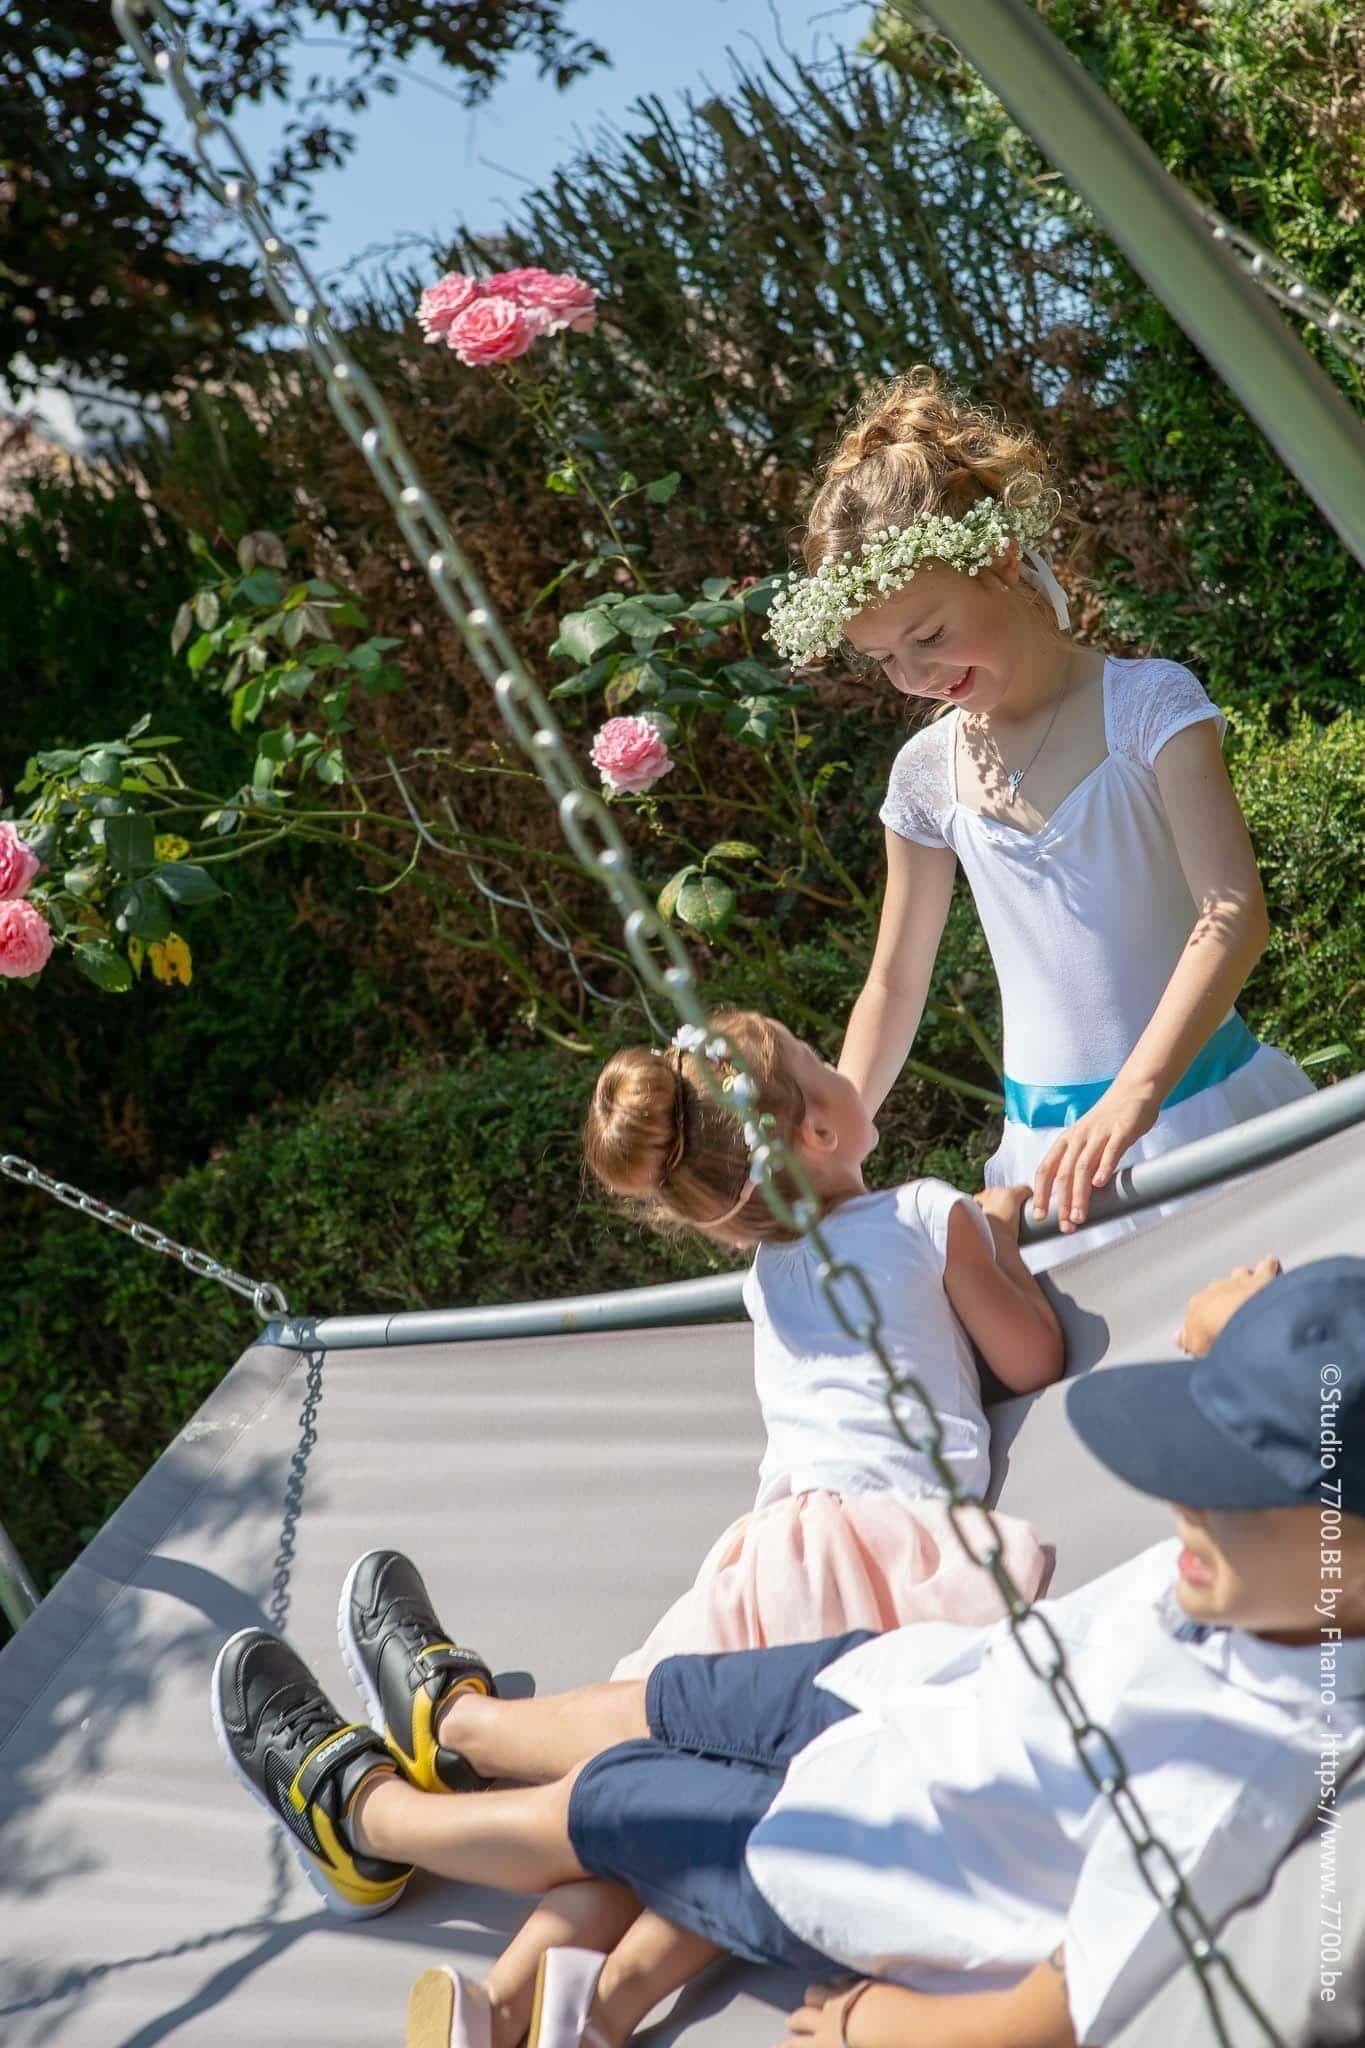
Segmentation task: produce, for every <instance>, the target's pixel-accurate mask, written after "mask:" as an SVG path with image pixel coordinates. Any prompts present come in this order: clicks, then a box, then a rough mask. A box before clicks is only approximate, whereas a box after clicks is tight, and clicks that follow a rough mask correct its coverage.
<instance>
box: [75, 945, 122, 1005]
mask: <svg viewBox="0 0 1365 2048" xmlns="http://www.w3.org/2000/svg"><path fill="white" fill-rule="evenodd" d="M72 952H73V953H74V955H75V960H76V965H77V966H78V967H79V968H80V970H81V973H82V974H84V975H86V976H88V978H89V979H90V980H91V981H93V982H94V984H95V986H96V988H102V989H104V990H106V991H107V992H108V993H109V994H110V995H123V994H125V993H126V991H127V990H128V989H130V988H131V987H132V985H133V970H132V968H131V967H130V966H129V965H128V962H127V961H126V960H125V959H124V957H123V955H122V953H119V952H116V951H115V949H114V948H113V947H112V946H111V945H110V943H109V941H108V939H90V940H87V942H86V943H85V944H84V945H81V946H73V948H72Z"/></svg>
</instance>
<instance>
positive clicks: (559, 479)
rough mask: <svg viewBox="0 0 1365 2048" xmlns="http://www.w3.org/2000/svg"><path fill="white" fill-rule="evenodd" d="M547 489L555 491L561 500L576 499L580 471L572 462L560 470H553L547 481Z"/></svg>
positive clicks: (565, 464)
mask: <svg viewBox="0 0 1365 2048" xmlns="http://www.w3.org/2000/svg"><path fill="white" fill-rule="evenodd" d="M545 488H546V490H547V491H554V492H555V493H556V494H557V495H558V496H559V497H561V498H576V497H577V496H578V471H577V470H576V469H575V468H574V466H573V464H572V463H571V462H566V463H564V464H563V466H562V467H561V468H559V469H552V470H551V471H550V473H549V475H548V476H547V477H546V479H545Z"/></svg>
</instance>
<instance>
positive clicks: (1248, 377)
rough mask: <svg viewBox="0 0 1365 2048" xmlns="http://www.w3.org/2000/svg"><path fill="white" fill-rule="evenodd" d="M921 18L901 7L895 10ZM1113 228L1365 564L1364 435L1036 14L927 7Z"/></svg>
mask: <svg viewBox="0 0 1365 2048" xmlns="http://www.w3.org/2000/svg"><path fill="white" fill-rule="evenodd" d="M892 5H893V6H894V7H895V9H896V11H897V12H898V13H904V14H905V15H906V17H907V18H910V13H911V10H910V9H909V7H908V6H907V5H904V4H903V0H892ZM914 11H915V12H916V13H921V14H928V15H931V16H932V17H933V19H934V21H935V22H937V24H938V26H939V27H940V28H941V29H942V31H943V33H944V35H946V36H947V37H948V39H949V40H950V42H952V43H954V44H955V45H956V47H957V48H958V49H959V50H960V51H961V52H962V54H963V56H964V57H966V58H967V60H968V62H969V63H971V64H972V65H973V66H974V67H975V68H976V70H977V71H979V72H980V74H981V76H982V78H984V79H985V81H986V83H987V85H989V86H990V88H991V90H992V92H994V93H995V94H996V96H997V98H998V99H999V100H1000V101H1001V102H1002V103H1003V105H1005V106H1006V107H1008V109H1009V111H1010V113H1011V114H1013V116H1014V118H1015V120H1016V121H1018V122H1019V123H1020V125H1021V127H1023V128H1026V129H1027V130H1028V132H1029V134H1030V135H1031V136H1032V137H1033V139H1034V141H1035V142H1036V143H1037V145H1038V147H1039V149H1041V150H1042V152H1043V154H1044V155H1045V156H1046V157H1047V158H1048V159H1049V160H1050V162H1052V163H1054V164H1055V165H1056V166H1057V168H1058V170H1059V171H1061V172H1062V174H1063V176H1064V177H1065V178H1066V181H1067V183H1068V184H1069V185H1070V186H1071V188H1072V190H1073V191H1074V192H1077V193H1079V194H1080V196H1081V198H1083V199H1084V200H1085V201H1086V203H1087V204H1088V205H1089V206H1090V207H1091V208H1092V210H1093V211H1094V213H1095V215H1096V218H1097V219H1099V220H1100V221H1102V222H1103V224H1104V226H1105V228H1106V229H1107V231H1108V233H1109V234H1110V235H1111V236H1112V237H1113V239H1114V241H1115V242H1116V243H1117V244H1118V246H1119V248H1120V249H1122V251H1123V253H1124V255H1125V256H1126V257H1127V258H1128V260H1129V262H1130V263H1131V264H1132V265H1133V268H1134V269H1135V270H1137V271H1138V272H1139V273H1140V274H1141V275H1142V277H1144V278H1145V279H1146V281H1147V283H1148V284H1149V285H1150V286H1151V288H1152V290H1153V291H1154V292H1155V293H1156V295H1157V297H1158V298H1159V299H1161V300H1163V301H1164V303H1165V305H1166V307H1167V309H1168V311H1169V312H1170V313H1171V314H1172V315H1173V316H1174V317H1175V319H1177V320H1178V321H1179V322H1180V325H1181V326H1182V327H1183V328H1184V330H1185V332H1186V334H1188V335H1189V337H1190V339H1191V341H1192V342H1194V344H1195V346H1196V347H1197V348H1198V349H1199V350H1200V351H1201V352H1202V353H1203V354H1204V355H1205V356H1206V357H1207V358H1208V360H1209V362H1210V364H1211V365H1212V367H1213V368H1214V369H1215V370H1216V371H1217V373H1218V375H1219V376H1220V377H1221V378H1222V380H1223V382H1224V383H1225V384H1226V385H1227V386H1228V388H1229V390H1231V391H1233V392H1235V393H1236V395H1237V397H1238V398H1239V399H1240V400H1241V402H1242V404H1243V405H1244V406H1245V408H1246V410H1247V412H1248V413H1249V414H1250V415H1251V418H1252V419H1253V420H1254V421H1255V422H1256V424H1257V426H1258V427H1259V428H1260V429H1261V432H1262V433H1263V434H1264V435H1265V437H1266V439H1267V440H1268V441H1269V442H1270V444H1271V446H1272V447H1273V448H1274V449H1275V450H1276V452H1277V453H1278V454H1279V456H1280V457H1281V459H1282V460H1283V461H1284V462H1285V463H1286V464H1287V466H1288V467H1289V468H1290V469H1291V470H1292V471H1293V473H1294V475H1295V476H1296V477H1297V478H1298V480H1299V482H1300V483H1301V484H1302V485H1303V487H1304V489H1305V490H1306V491H1307V492H1308V493H1309V495H1310V496H1311V497H1312V498H1314V499H1315V500H1316V502H1317V504H1318V506H1319V507H1320V508H1321V511H1322V513H1323V515H1324V517H1325V518H1327V519H1328V520H1330V521H1331V523H1332V525H1333V526H1334V527H1335V528H1336V530H1337V532H1338V533H1339V534H1340V535H1341V538H1342V539H1343V540H1344V541H1345V543H1346V545H1347V547H1348V548H1350V549H1351V550H1352V552H1353V553H1354V554H1355V556H1356V558H1357V560H1359V561H1362V562H1365V426H1362V424H1361V421H1360V420H1359V418H1358V417H1357V415H1356V414H1355V412H1353V410H1352V409H1351V407H1350V406H1349V405H1348V404H1347V402H1346V400H1345V398H1344V397H1343V396H1342V394H1341V392H1340V391H1338V390H1337V388H1336V386H1335V385H1334V384H1333V383H1332V381H1331V379H1330V378H1329V377H1327V376H1326V375H1325V373H1324V372H1323V371H1322V370H1321V369H1320V368H1319V367H1318V365H1317V364H1316V363H1315V362H1314V360H1313V358H1312V357H1311V356H1310V355H1309V353H1308V351H1307V349H1306V348H1305V347H1304V346H1303V344H1302V342H1301V341H1300V340H1299V338H1298V336H1297V335H1296V334H1295V333H1294V332H1293V330H1292V329H1291V328H1290V327H1289V326H1288V325H1287V324H1286V322H1285V321H1284V320H1282V319H1281V317H1280V315H1279V314H1278V313H1277V312H1276V311H1275V308H1274V307H1273V305H1272V304H1271V303H1270V301H1269V300H1268V299H1267V298H1266V297H1265V295H1264V294H1263V293H1262V292H1260V291H1258V290H1257V288H1256V286H1255V285H1254V284H1253V283H1252V282H1251V280H1250V278H1248V277H1246V276H1244V275H1243V273H1242V271H1241V269H1240V268H1239V266H1238V265H1237V263H1236V262H1235V261H1234V260H1233V258H1232V257H1231V256H1230V255H1229V254H1228V253H1227V251H1226V250H1225V249H1224V248H1222V247H1221V246H1220V245H1219V244H1217V243H1216V242H1214V241H1213V239H1212V237H1211V236H1210V233H1209V230H1208V228H1207V227H1206V226H1205V225H1204V223H1203V221H1202V220H1201V219H1200V218H1199V215H1198V214H1197V213H1196V212H1195V210H1194V208H1193V206H1192V205H1191V204H1190V202H1189V200H1188V199H1187V198H1186V196H1185V194H1184V192H1183V191H1182V190H1181V188H1180V186H1179V185H1178V184H1177V183H1176V181H1175V179H1174V178H1173V177H1171V175H1170V173H1169V172H1168V171H1167V170H1166V169H1165V168H1164V167H1163V166H1162V164H1161V163H1160V162H1159V161H1158V160H1157V158H1156V157H1155V156H1154V155H1153V153H1152V151H1151V150H1150V149H1149V148H1148V147H1147V144H1146V143H1145V142H1144V141H1143V140H1142V138H1141V136H1139V135H1138V134H1137V133H1136V132H1135V131H1134V130H1133V129H1132V128H1131V127H1130V126H1129V124H1128V123H1127V121H1125V120H1124V118H1123V115H1122V114H1121V113H1120V112H1119V110H1118V108H1117V107H1116V106H1115V105H1114V103H1113V101H1112V100H1110V99H1109V98H1108V97H1107V96H1106V95H1105V94H1104V93H1103V92H1102V91H1101V90H1100V88H1099V86H1098V85H1096V84H1095V82H1094V80H1093V79H1092V78H1091V77H1090V76H1089V74H1088V73H1087V72H1086V71H1084V70H1083V69H1082V67H1081V66H1080V65H1079V64H1078V63H1077V62H1076V60H1075V58H1074V57H1072V56H1071V54H1070V52H1069V51H1068V50H1066V49H1065V48H1063V46H1062V44H1061V43H1059V42H1058V40H1057V38H1056V37H1055V36H1054V35H1053V34H1052V31H1051V30H1050V29H1049V28H1048V27H1047V25H1046V24H1045V23H1044V22H1043V21H1042V20H1040V18H1039V16H1038V15H1037V14H1035V12H1034V11H1033V8H1032V7H1031V6H1030V5H1029V4H1028V0H916V7H915V10H914Z"/></svg>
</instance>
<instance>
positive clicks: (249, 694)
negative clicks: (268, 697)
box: [228, 676, 265, 732]
mask: <svg viewBox="0 0 1365 2048" xmlns="http://www.w3.org/2000/svg"><path fill="white" fill-rule="evenodd" d="M264 696H265V677H264V676H252V677H251V679H250V681H249V682H245V683H243V684H242V686H241V688H240V689H239V690H235V691H234V692H233V696H232V709H231V711H230V712H229V714H228V719H229V723H230V724H231V726H232V730H233V731H234V732H240V731H241V729H242V727H243V726H244V725H251V724H253V723H254V721H255V719H256V717H257V715H258V713H259V712H260V708H261V699H262V698H263V697H264Z"/></svg>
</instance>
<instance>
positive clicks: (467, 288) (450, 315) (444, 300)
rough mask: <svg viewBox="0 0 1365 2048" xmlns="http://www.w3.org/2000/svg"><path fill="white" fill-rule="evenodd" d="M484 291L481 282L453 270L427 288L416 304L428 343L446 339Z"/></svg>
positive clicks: (418, 317)
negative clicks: (452, 327)
mask: <svg viewBox="0 0 1365 2048" xmlns="http://www.w3.org/2000/svg"><path fill="white" fill-rule="evenodd" d="M482 290H483V287H482V286H481V285H480V283H479V281H478V279H477V278H474V277H466V276H465V274H464V272H463V271H462V270H452V271H451V272H450V273H449V275H448V276H446V277H443V278H441V279H440V281H439V282H438V283H436V284H433V285H428V287H427V289H426V290H425V291H424V292H423V294H422V296H421V298H420V299H419V300H418V302H417V320H418V324H419V326H420V327H421V329H422V332H423V334H424V335H425V336H426V338H427V340H428V341H442V340H444V338H445V336H446V335H447V334H448V333H449V331H450V328H451V325H452V323H453V322H454V321H456V320H458V319H459V317H460V315H461V313H463V312H464V310H465V307H466V306H472V305H473V303H474V301H475V299H477V298H478V297H479V296H480V295H481V293H482Z"/></svg>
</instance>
